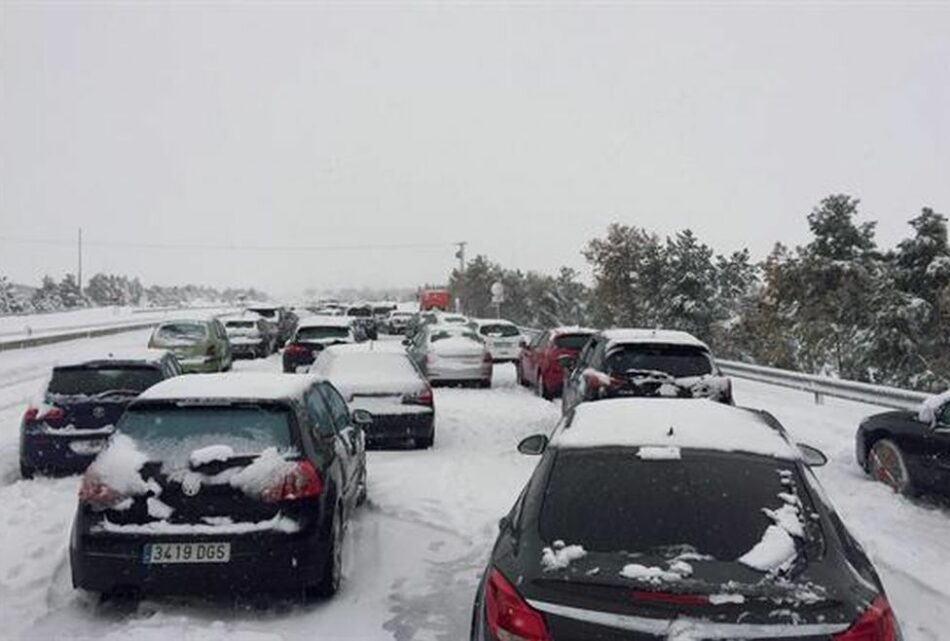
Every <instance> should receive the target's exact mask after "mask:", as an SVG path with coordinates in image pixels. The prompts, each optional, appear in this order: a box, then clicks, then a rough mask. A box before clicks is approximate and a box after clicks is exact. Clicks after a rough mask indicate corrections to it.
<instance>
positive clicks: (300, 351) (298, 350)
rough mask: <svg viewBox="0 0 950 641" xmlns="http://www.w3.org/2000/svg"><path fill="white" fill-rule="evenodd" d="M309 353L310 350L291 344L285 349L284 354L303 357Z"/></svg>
mask: <svg viewBox="0 0 950 641" xmlns="http://www.w3.org/2000/svg"><path fill="white" fill-rule="evenodd" d="M309 352H310V350H308V349H307V348H306V347H304V346H302V345H297V344H295V343H291V344H290V345H288V346H287V347H285V348H284V353H285V354H287V355H288V356H303V355H304V354H308V353H309Z"/></svg>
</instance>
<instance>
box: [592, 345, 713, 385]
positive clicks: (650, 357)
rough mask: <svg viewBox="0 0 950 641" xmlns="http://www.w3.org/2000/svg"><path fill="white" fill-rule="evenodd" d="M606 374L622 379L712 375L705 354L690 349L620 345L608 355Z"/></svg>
mask: <svg viewBox="0 0 950 641" xmlns="http://www.w3.org/2000/svg"><path fill="white" fill-rule="evenodd" d="M606 368H607V371H608V372H609V373H611V374H618V375H623V374H627V373H629V372H632V371H637V370H639V371H644V370H652V371H659V372H666V373H667V374H670V375H672V376H676V377H683V376H702V375H704V374H711V373H712V361H711V360H710V358H709V354H708V353H707V352H706V350H704V349H702V348H700V347H692V346H689V345H649V344H647V345H623V346H621V347H618V348H616V349H615V350H613V351H611V352H610V353H609V354H608V355H607V362H606Z"/></svg>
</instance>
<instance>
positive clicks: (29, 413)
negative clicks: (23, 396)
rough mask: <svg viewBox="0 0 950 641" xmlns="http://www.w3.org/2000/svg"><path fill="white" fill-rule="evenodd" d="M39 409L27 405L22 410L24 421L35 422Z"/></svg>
mask: <svg viewBox="0 0 950 641" xmlns="http://www.w3.org/2000/svg"><path fill="white" fill-rule="evenodd" d="M39 413H40V411H39V410H38V409H36V408H35V407H28V408H26V411H25V412H23V421H24V422H25V423H35V422H36V417H37V416H38V415H39Z"/></svg>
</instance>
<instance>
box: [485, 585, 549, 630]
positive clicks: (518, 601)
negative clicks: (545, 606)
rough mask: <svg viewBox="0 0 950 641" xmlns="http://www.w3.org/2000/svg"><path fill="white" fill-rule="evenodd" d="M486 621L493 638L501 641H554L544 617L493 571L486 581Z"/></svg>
mask: <svg viewBox="0 0 950 641" xmlns="http://www.w3.org/2000/svg"><path fill="white" fill-rule="evenodd" d="M485 619H486V621H487V623H488V629H489V631H490V632H491V635H492V638H494V639H497V640H498V641H551V636H550V635H549V634H548V629H547V626H546V625H545V623H544V617H542V616H541V613H540V612H538V611H537V610H535V609H533V608H532V607H531V606H530V605H528V604H527V603H525V601H524V599H522V598H521V595H520V594H518V591H517V590H515V588H514V586H513V585H511V584H510V583H509V582H508V580H507V579H506V578H505V577H504V576H503V575H502V573H501V572H499V571H498V570H496V569H494V568H492V570H491V571H490V572H489V574H488V580H486V581H485Z"/></svg>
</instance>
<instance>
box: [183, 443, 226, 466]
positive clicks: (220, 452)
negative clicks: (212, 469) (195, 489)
mask: <svg viewBox="0 0 950 641" xmlns="http://www.w3.org/2000/svg"><path fill="white" fill-rule="evenodd" d="M233 456H234V448H233V447H231V446H230V445H209V446H207V447H202V448H200V449H197V450H195V451H194V452H192V453H191V454H190V455H189V456H188V463H189V464H190V465H191V466H192V467H201V466H202V465H206V464H208V463H211V462H212V461H226V460H228V459H229V458H232V457H233Z"/></svg>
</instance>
